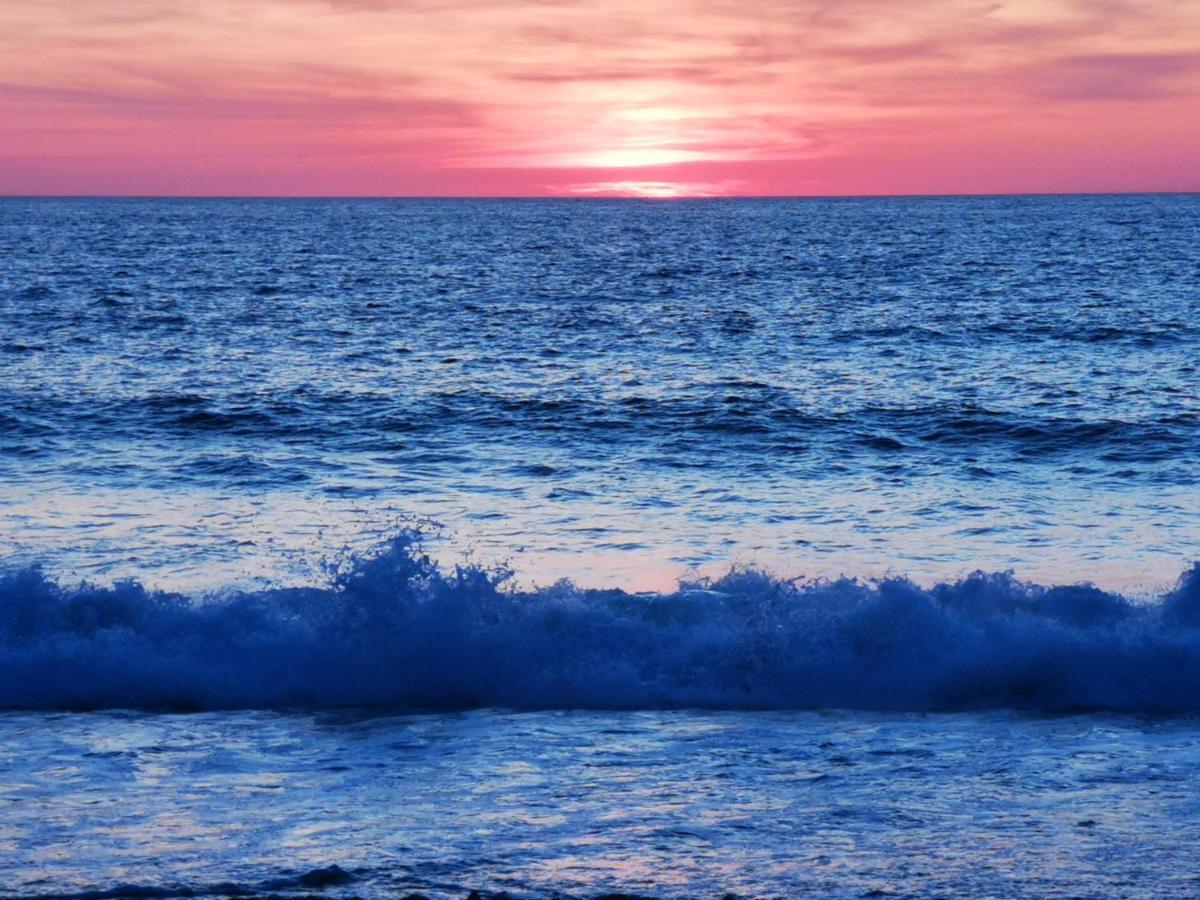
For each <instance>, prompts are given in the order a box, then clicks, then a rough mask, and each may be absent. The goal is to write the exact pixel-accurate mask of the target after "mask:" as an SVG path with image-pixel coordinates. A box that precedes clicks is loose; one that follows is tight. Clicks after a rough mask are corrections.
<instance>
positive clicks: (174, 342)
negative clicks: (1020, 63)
mask: <svg viewBox="0 0 1200 900" xmlns="http://www.w3.org/2000/svg"><path fill="white" fill-rule="evenodd" d="M1198 246H1200V199H1198V198H1197V197H1195V196H1141V197H1138V196H1134V197H1076V198H1053V197H1049V198H991V199H979V198H976V199H916V200H902V199H895V200H862V201H728V202H726V201H705V202H671V203H644V202H632V201H631V202H619V201H618V202H602V201H579V202H574V201H512V202H490V201H428V202H422V201H380V202H369V201H347V202H340V201H314V202H302V201H244V202H220V201H141V200H129V201H98V200H90V201H89V200H61V201H59V200H37V201H21V200H3V201H0V515H2V516H3V522H4V528H3V530H2V533H0V542H2V546H0V552H3V553H4V554H5V555H6V557H7V558H8V559H9V560H10V561H13V562H22V561H29V560H32V559H35V558H39V559H44V560H47V561H48V562H49V563H50V565H51V566H52V568H53V569H54V570H55V571H58V572H63V573H68V574H80V575H88V576H93V577H113V576H137V577H140V578H142V579H144V580H147V581H149V582H151V583H156V584H162V585H164V586H167V587H177V588H184V587H201V588H211V587H216V586H221V585H225V584H228V583H231V582H233V581H241V582H243V583H244V582H245V579H247V578H250V577H260V576H261V577H264V578H268V579H270V580H271V581H273V582H276V583H277V582H279V581H291V582H306V581H311V573H310V571H309V568H308V567H309V565H310V564H311V562H312V561H313V560H315V559H318V558H320V557H321V556H325V555H328V554H330V553H333V552H336V551H337V549H338V548H340V547H341V546H343V545H347V544H348V545H349V546H351V547H354V548H362V547H364V546H365V545H367V544H369V543H370V542H371V540H372V539H373V538H374V537H375V536H377V535H379V534H380V533H383V532H386V531H387V530H388V529H390V528H391V527H392V526H393V523H394V522H395V521H396V520H397V519H398V518H400V517H405V516H419V517H432V518H434V519H436V520H438V521H441V522H443V523H445V524H446V525H447V526H448V529H449V539H448V540H447V542H446V545H445V547H444V548H443V550H442V551H440V552H441V554H442V555H443V557H444V558H446V559H452V558H455V555H456V554H457V553H458V552H459V551H460V550H462V549H463V548H474V550H475V552H476V553H477V555H478V556H479V557H480V558H481V559H483V560H484V561H496V560H508V561H510V562H511V564H512V565H513V566H514V567H515V568H516V569H517V570H518V573H519V575H521V576H522V577H523V578H525V579H526V580H527V581H539V582H541V583H548V582H550V581H553V580H555V579H556V578H558V577H560V576H569V577H572V578H574V579H576V580H577V581H579V582H581V583H584V584H588V585H611V586H621V587H625V588H630V589H636V588H642V587H656V588H661V587H665V586H669V585H670V584H671V583H672V581H673V579H674V578H675V577H677V576H678V575H680V574H682V573H684V572H686V571H687V570H688V568H689V567H690V566H699V567H701V568H702V570H706V571H717V570H720V569H722V568H723V567H725V566H727V565H728V564H729V563H730V562H734V561H757V562H759V563H761V564H763V565H765V566H767V567H769V568H771V569H773V570H775V571H777V572H779V573H780V574H785V575H794V574H809V575H839V574H849V575H859V576H874V575H879V574H882V573H885V572H898V573H902V574H906V575H909V576H911V577H914V578H916V579H918V580H921V581H926V582H928V581H931V580H934V579H938V578H946V577H953V576H958V575H961V574H964V573H967V572H970V571H973V570H975V569H984V570H988V571H994V570H1004V569H1010V568H1011V569H1013V570H1015V572H1016V573H1017V575H1018V576H1020V577H1025V578H1031V579H1036V580H1041V581H1043V582H1051V583H1063V582H1069V581H1078V580H1084V579H1091V580H1095V581H1098V582H1099V583H1101V584H1102V585H1103V586H1107V587H1113V588H1121V589H1141V590H1147V591H1152V590H1154V589H1157V588H1164V587H1166V586H1167V585H1169V584H1170V583H1171V582H1173V581H1174V579H1175V578H1176V576H1177V575H1178V574H1179V572H1180V571H1182V570H1183V569H1184V568H1186V566H1187V564H1188V563H1189V562H1190V561H1191V560H1192V559H1193V558H1194V557H1195V555H1196V553H1195V549H1194V548H1195V546H1196V542H1197V538H1198V537H1200V518H1198V517H1200V502H1198V499H1200V490H1198V488H1197V477H1198V476H1200V390H1198V385H1200V374H1198V372H1197V363H1196V348H1197V346H1200V332H1198V327H1200V326H1198V324H1197V323H1198V321H1200V317H1198V316H1197V313H1198V311H1200V296H1198V293H1197V288H1196V285H1197V284H1198V283H1200V254H1198V253H1197V250H1196V248H1197V247H1198Z"/></svg>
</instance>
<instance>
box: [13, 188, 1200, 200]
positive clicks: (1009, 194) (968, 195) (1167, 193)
mask: <svg viewBox="0 0 1200 900" xmlns="http://www.w3.org/2000/svg"><path fill="white" fill-rule="evenodd" d="M1193 195H1200V188H1185V189H1181V190H1145V191H982V192H978V193H976V192H971V191H961V192H956V191H947V192H928V193H926V192H912V193H904V192H901V193H878V194H871V193H863V194H722V195H711V194H696V195H694V196H686V195H683V196H675V197H654V196H641V195H636V194H630V195H619V194H613V195H607V196H605V195H596V194H70V193H62V194H55V193H46V194H0V200H375V201H378V200H424V201H431V200H436V201H450V200H480V201H497V200H573V201H580V202H585V203H586V202H611V201H614V200H621V201H624V200H633V201H637V202H644V203H679V202H687V203H695V202H714V201H717V202H719V201H724V200H904V199H907V200H921V199H927V200H939V199H988V198H1020V197H1145V196H1158V197H1171V196H1193Z"/></svg>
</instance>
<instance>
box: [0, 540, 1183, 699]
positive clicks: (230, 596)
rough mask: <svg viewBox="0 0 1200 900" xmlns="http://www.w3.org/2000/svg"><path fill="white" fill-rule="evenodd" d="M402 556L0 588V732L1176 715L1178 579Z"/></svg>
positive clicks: (14, 576)
mask: <svg viewBox="0 0 1200 900" xmlns="http://www.w3.org/2000/svg"><path fill="white" fill-rule="evenodd" d="M505 576H506V573H505V572H503V571H499V570H489V569H484V568H479V567H456V568H455V569H454V570H453V571H446V570H443V569H441V568H439V567H438V566H437V565H436V564H435V563H434V562H432V561H431V560H430V559H429V558H428V557H427V556H425V555H424V554H422V553H421V550H420V540H419V534H417V533H415V532H405V533H403V534H401V535H399V536H397V537H395V538H394V539H393V540H391V541H390V542H389V543H388V544H387V545H386V546H385V547H384V548H383V549H382V550H380V551H379V552H376V553H374V554H371V555H367V556H364V557H361V558H357V559H352V560H351V561H350V562H349V563H348V564H347V565H346V566H344V567H343V568H342V569H341V570H340V571H339V572H338V573H337V574H336V575H335V576H334V577H333V578H332V580H331V584H330V585H329V586H327V587H320V588H318V587H313V588H290V589H271V590H263V591H244V592H228V593H225V594H222V595H219V596H210V597H189V596H185V595H181V594H170V593H163V592H156V591H150V590H147V589H146V588H144V587H143V586H142V585H141V584H139V583H137V582H136V581H122V582H118V583H116V584H113V585H112V586H109V587H102V586H97V585H92V584H81V585H75V586H71V585H65V584H62V583H60V582H59V581H57V580H55V579H53V578H51V577H49V576H47V575H46V574H45V573H44V572H43V571H42V570H41V569H39V568H36V567H35V568H24V569H19V570H10V571H7V572H4V573H0V708H5V709H42V710H45V709H98V708H131V709H147V710H151V709H152V710H161V709H170V710H209V709H247V708H249V709H254V708H264V709H266V708H332V707H342V706H348V707H375V708H388V709H467V708H476V707H511V708H517V709H535V708H536V709H555V708H598V709H644V708H682V707H706V708H736V709H756V708H761V709H800V708H808V709H811V708H831V707H845V708H863V709H896V710H941V709H981V708H1000V707H1004V708H1018V709H1038V710H1047V711H1066V710H1076V709H1108V710H1120V711H1139V712H1197V711H1200V563H1198V564H1196V565H1194V566H1193V567H1192V568H1191V569H1190V570H1188V571H1187V572H1185V573H1184V574H1183V575H1182V576H1181V577H1180V579H1179V583H1178V585H1177V587H1176V588H1175V590H1173V591H1172V592H1170V593H1169V594H1167V595H1165V596H1164V597H1162V598H1161V599H1160V600H1159V601H1158V602H1154V603H1137V602H1134V601H1132V600H1130V599H1128V598H1126V597H1123V596H1121V595H1119V594H1114V593H1108V592H1105V591H1102V590H1100V589H1099V588H1096V587H1093V586H1090V585H1078V586H1071V587H1043V586H1039V585H1036V584H1029V583H1026V582H1022V581H1020V580H1018V579H1016V578H1014V577H1013V576H1012V575H1010V574H984V573H976V574H974V575H971V576H969V577H967V578H964V579H962V580H960V581H957V582H953V583H944V584H938V585H936V586H934V587H932V588H929V589H926V588H922V587H919V586H918V585H916V584H914V583H913V582H911V581H908V580H906V579H903V578H889V579H885V580H882V581H878V582H863V581H858V580H854V579H841V580H837V581H816V582H799V581H793V580H781V579H776V578H772V577H770V576H769V575H767V574H764V573H762V572H757V571H752V570H734V571H732V572H730V573H729V574H728V575H726V576H724V577H723V578H720V579H716V580H711V581H701V582H695V583H685V584H681V585H680V587H679V589H678V590H677V591H675V592H673V593H670V594H654V595H640V594H630V593H627V592H624V591H620V590H585V589H581V588H577V587H575V586H574V585H572V584H570V583H568V582H560V583H559V584H556V585H553V586H551V587H548V588H540V589H537V590H530V591H517V590H510V589H507V588H506V587H505V585H504V581H505Z"/></svg>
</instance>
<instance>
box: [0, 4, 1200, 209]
mask: <svg viewBox="0 0 1200 900" xmlns="http://www.w3.org/2000/svg"><path fill="white" fill-rule="evenodd" d="M1134 190H1162V191H1166V190H1200V2H1198V0H588V2H583V0H578V2H577V0H496V2H485V0H470V2H468V0H188V2H183V0H173V2H165V0H38V2H36V3H35V2H28V0H0V193H3V194H187V195H194V194H204V195H209V194H215V195H260V194H267V195H376V196H387V195H501V196H512V195H569V196H604V195H614V194H615V195H641V196H679V195H727V194H755V195H764V194H783V195H790V194H797V195H813V194H818V195H819V194H879V193H992V192H1026V191H1028V192H1041V191H1134Z"/></svg>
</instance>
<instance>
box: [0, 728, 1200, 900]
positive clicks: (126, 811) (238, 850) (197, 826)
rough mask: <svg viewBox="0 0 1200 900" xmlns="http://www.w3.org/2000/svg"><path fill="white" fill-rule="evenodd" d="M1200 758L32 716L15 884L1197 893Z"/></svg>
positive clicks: (1112, 751)
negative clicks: (333, 868)
mask: <svg viewBox="0 0 1200 900" xmlns="http://www.w3.org/2000/svg"><path fill="white" fill-rule="evenodd" d="M1197 772H1200V729H1198V728H1197V726H1196V723H1195V721H1194V720H1182V721H1179V720H1177V721H1158V722H1156V721H1139V720H1137V719H1127V718H1118V717H1098V716H1092V717H1069V718H1047V719H1039V718H1024V717H1018V716H1014V715H1011V714H986V715H953V716H949V715H943V716H932V717H930V716H883V715H867V714H846V713H825V714H816V713H796V714H781V713H759V714H748V713H708V714H698V713H670V714H664V713H645V712H643V713H626V714H611V713H607V714H592V713H529V714H511V713H500V712H491V711H480V712H475V713H469V714H461V715H438V716H417V717H396V718H360V717H355V716H352V715H345V714H341V715H328V714H327V715H319V716H298V715H274V714H263V713H243V714H237V715H229V714H222V715H194V716H156V717H146V716H139V715H133V714H104V715H98V714H96V715H72V716H56V715H44V714H38V715H9V716H5V717H2V718H0V803H3V810H4V814H3V816H2V817H0V889H2V890H0V896H3V895H8V894H39V893H47V892H51V891H54V892H59V893H62V892H80V891H87V890H104V889H113V888H116V887H118V886H119V885H122V884H124V885H129V884H134V885H137V886H138V887H141V888H153V889H157V890H158V891H160V892H161V893H144V894H143V896H170V895H172V894H178V893H180V892H182V891H186V890H192V891H198V892H206V891H207V892H211V893H215V894H219V895H230V894H236V893H238V892H260V893H276V894H293V893H295V894H299V893H312V892H313V891H314V890H320V891H322V892H323V893H325V894H326V895H330V896H345V895H359V896H404V894H405V893H406V892H409V891H422V892H424V893H427V894H428V895H430V896H434V897H458V898H462V897H465V896H466V894H467V892H468V891H469V890H471V889H478V890H480V891H500V890H507V891H509V892H510V893H511V894H512V895H513V896H515V897H529V898H534V897H542V898H548V897H550V896H552V895H555V894H557V895H558V896H561V897H565V898H571V897H594V896H597V895H598V894H601V893H603V892H605V891H618V890H620V891H627V892H638V893H642V894H649V895H654V896H662V897H719V896H721V895H722V894H724V893H725V892H736V893H738V894H741V895H743V896H773V897H794V896H804V895H813V896H838V897H861V896H893V895H910V896H912V895H919V896H936V895H940V896H1003V897H1014V896H1029V897H1034V896H1036V897H1045V896H1149V895H1154V896H1163V897H1168V896H1178V897H1185V896H1195V894H1196V893H1197V891H1200V871H1198V870H1197V866H1196V854H1195V848H1196V846H1197V841H1198V840H1200V800H1198V799H1197V797H1198V796H1200V791H1198V790H1197V789H1198V788H1200V784H1198V783H1197V778H1198V776H1197ZM334 865H336V866H338V867H339V868H340V869H341V870H342V872H340V873H339V872H337V871H336V870H330V869H329V867H331V866H334ZM124 891H125V892H126V893H131V891H130V890H129V889H128V888H125V889H124ZM872 892H875V893H872Z"/></svg>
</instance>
